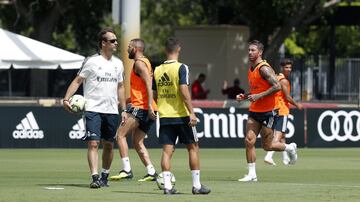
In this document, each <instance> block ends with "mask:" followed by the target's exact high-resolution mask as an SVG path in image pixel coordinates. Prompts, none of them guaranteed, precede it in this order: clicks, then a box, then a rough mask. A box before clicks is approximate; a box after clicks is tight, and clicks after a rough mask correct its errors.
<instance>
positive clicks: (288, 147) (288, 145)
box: [285, 144, 294, 152]
mask: <svg viewBox="0 0 360 202" xmlns="http://www.w3.org/2000/svg"><path fill="white" fill-rule="evenodd" d="M293 149H294V148H293V147H292V146H290V144H285V151H287V152H289V151H292V150H293Z"/></svg>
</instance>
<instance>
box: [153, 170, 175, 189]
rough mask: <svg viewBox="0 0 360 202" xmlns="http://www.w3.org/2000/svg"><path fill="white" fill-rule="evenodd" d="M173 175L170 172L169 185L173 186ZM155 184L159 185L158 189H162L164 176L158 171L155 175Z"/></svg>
mask: <svg viewBox="0 0 360 202" xmlns="http://www.w3.org/2000/svg"><path fill="white" fill-rule="evenodd" d="M175 181H176V179H175V176H174V175H173V174H172V173H171V185H172V186H175ZM156 185H157V186H158V187H159V189H161V190H163V189H164V177H163V174H162V173H160V174H158V175H157V177H156Z"/></svg>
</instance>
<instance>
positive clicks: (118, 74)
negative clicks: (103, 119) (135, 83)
mask: <svg viewBox="0 0 360 202" xmlns="http://www.w3.org/2000/svg"><path fill="white" fill-rule="evenodd" d="M78 75H79V76H80V77H82V78H84V79H85V80H84V83H83V87H84V97H85V99H86V105H85V110H86V111H91V112H99V113H105V114H119V111H118V95H117V92H118V83H120V82H123V80H124V65H123V63H122V61H121V60H120V59H119V58H117V57H115V56H112V57H111V59H110V60H107V59H105V58H104V57H103V56H102V55H101V54H96V55H93V56H91V57H88V58H86V59H85V60H84V63H83V65H82V67H81V69H80V70H79V72H78Z"/></svg>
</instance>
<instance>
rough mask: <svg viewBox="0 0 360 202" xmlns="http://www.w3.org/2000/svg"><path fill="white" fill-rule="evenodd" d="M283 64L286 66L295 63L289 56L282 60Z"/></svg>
mask: <svg viewBox="0 0 360 202" xmlns="http://www.w3.org/2000/svg"><path fill="white" fill-rule="evenodd" d="M280 65H281V66H285V65H293V61H292V60H290V59H289V58H285V59H283V60H282V61H281V63H280Z"/></svg>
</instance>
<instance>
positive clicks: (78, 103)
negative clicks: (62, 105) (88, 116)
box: [69, 94, 86, 113]
mask: <svg viewBox="0 0 360 202" xmlns="http://www.w3.org/2000/svg"><path fill="white" fill-rule="evenodd" d="M85 103H86V100H85V98H84V97H83V96H82V95H78V94H75V95H73V96H71V97H70V99H69V104H70V106H71V111H72V112H74V113H81V112H83V111H84V110H85Z"/></svg>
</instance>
